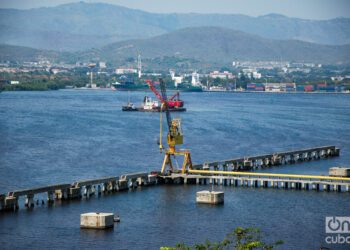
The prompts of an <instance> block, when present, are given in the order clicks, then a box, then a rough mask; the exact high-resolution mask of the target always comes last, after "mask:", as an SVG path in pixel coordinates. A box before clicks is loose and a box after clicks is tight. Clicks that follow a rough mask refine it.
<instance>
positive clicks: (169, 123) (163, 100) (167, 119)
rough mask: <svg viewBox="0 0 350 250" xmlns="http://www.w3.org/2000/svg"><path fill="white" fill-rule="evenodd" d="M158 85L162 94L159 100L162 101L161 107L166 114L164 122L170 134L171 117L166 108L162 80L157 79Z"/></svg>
mask: <svg viewBox="0 0 350 250" xmlns="http://www.w3.org/2000/svg"><path fill="white" fill-rule="evenodd" d="M159 84H160V91H161V93H162V96H161V99H162V106H163V107H164V109H165V114H166V121H167V124H168V131H169V133H170V132H171V115H170V111H169V107H168V102H167V101H165V100H167V96H166V88H165V83H164V82H163V79H159Z"/></svg>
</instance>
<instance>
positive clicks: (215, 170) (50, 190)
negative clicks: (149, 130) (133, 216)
mask: <svg viewBox="0 0 350 250" xmlns="http://www.w3.org/2000/svg"><path fill="white" fill-rule="evenodd" d="M339 153H340V150H339V148H337V147H335V146H324V147H316V148H309V149H303V150H296V151H286V152H279V153H273V154H265V155H259V156H250V157H241V158H236V159H231V160H224V161H216V162H207V163H203V164H197V165H194V166H193V168H192V169H188V170H186V173H184V174H178V173H172V174H171V175H157V174H155V173H147V172H137V173H129V174H124V175H121V176H108V177H101V178H95V179H88V180H80V181H75V182H73V183H63V184H56V185H48V186H44V187H37V188H29V189H22V190H15V191H11V192H8V193H7V194H0V211H16V210H18V209H19V199H20V198H25V204H24V205H25V207H27V208H32V207H34V206H35V195H38V194H41V195H44V196H46V197H47V198H46V203H47V205H52V204H53V203H54V202H55V200H73V199H82V198H83V197H85V198H86V199H88V198H90V196H92V195H96V194H97V195H101V194H102V193H103V194H108V193H114V192H121V191H126V190H129V189H133V188H137V187H138V186H150V185H156V184H184V185H187V184H194V185H206V184H212V185H224V186H233V187H252V188H276V189H295V190H315V191H335V192H350V177H340V176H320V175H299V174H274V173H257V172H251V171H253V170H255V169H257V168H259V167H260V168H264V167H268V166H278V165H281V164H293V163H296V162H302V161H309V160H316V159H320V158H328V157H334V156H339ZM249 170H250V172H248V171H249ZM36 204H37V205H38V204H39V200H36ZM42 204H45V201H44V200H42Z"/></svg>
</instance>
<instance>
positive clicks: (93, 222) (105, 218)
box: [80, 213, 114, 229]
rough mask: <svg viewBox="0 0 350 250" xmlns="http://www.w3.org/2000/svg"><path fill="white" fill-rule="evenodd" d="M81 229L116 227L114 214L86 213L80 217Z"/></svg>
mask: <svg viewBox="0 0 350 250" xmlns="http://www.w3.org/2000/svg"><path fill="white" fill-rule="evenodd" d="M80 227H81V228H92V229H106V228H111V227H114V214H113V213H85V214H81V215H80Z"/></svg>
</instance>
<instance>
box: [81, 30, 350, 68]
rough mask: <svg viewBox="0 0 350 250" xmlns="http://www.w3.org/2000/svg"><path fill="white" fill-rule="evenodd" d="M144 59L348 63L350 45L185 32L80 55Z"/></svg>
mask: <svg viewBox="0 0 350 250" xmlns="http://www.w3.org/2000/svg"><path fill="white" fill-rule="evenodd" d="M139 52H140V53H141V54H142V57H143V58H148V59H156V58H162V57H177V58H191V59H195V60H196V61H200V62H202V63H215V64H221V65H225V64H226V65H227V64H230V63H231V62H232V61H233V60H275V61H279V60H288V61H298V62H317V63H332V64H333V63H349V62H350V45H320V44H314V43H309V42H302V41H297V40H273V39H266V38H262V37H259V36H256V35H251V34H247V33H244V32H241V31H234V30H231V29H224V28H218V27H199V28H186V29H182V30H178V31H174V32H171V33H168V34H164V35H161V36H156V37H153V38H149V39H140V40H130V41H122V42H118V43H114V44H110V45H108V46H105V47H102V48H101V49H94V50H90V51H86V52H84V53H80V54H79V53H78V54H79V55H80V56H81V57H82V58H84V59H87V58H92V59H94V60H107V61H109V62H114V63H121V62H122V60H126V59H127V58H129V57H135V56H136V55H137V54H138V53H139Z"/></svg>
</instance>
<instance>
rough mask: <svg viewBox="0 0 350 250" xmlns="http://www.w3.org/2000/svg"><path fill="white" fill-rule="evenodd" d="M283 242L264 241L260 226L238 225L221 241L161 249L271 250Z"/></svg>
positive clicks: (161, 249) (163, 248) (178, 244)
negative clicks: (270, 242) (243, 226)
mask: <svg viewBox="0 0 350 250" xmlns="http://www.w3.org/2000/svg"><path fill="white" fill-rule="evenodd" d="M281 244H283V241H281V240H279V241H276V242H275V243H272V244H269V243H266V242H264V240H263V234H262V232H261V231H260V229H258V228H254V227H248V228H242V227H237V228H236V229H234V230H233V231H232V232H231V233H229V234H227V235H226V237H225V239H224V240H223V241H221V242H210V241H209V240H207V241H206V242H205V243H199V244H195V245H194V246H193V247H190V246H186V245H185V243H183V242H181V243H177V244H176V246H175V247H161V248H160V250H192V249H194V250H224V249H236V250H252V249H264V250H271V249H273V248H275V247H276V246H278V245H281Z"/></svg>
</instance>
